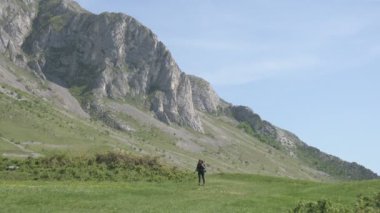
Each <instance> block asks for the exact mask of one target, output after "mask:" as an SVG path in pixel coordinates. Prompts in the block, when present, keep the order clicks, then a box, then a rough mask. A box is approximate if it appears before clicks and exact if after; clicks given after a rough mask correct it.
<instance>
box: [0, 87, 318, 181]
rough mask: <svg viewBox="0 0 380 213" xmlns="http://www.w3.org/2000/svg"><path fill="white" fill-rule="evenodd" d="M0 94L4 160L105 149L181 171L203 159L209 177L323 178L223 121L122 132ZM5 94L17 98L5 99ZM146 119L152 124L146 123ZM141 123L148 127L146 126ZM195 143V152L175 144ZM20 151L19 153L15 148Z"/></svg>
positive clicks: (139, 126)
mask: <svg viewBox="0 0 380 213" xmlns="http://www.w3.org/2000/svg"><path fill="white" fill-rule="evenodd" d="M2 88H3V89H2V90H3V92H0V117H1V119H0V136H1V137H0V153H1V154H3V155H4V154H5V156H8V157H9V156H12V155H13V156H20V155H24V156H27V155H30V154H31V153H32V152H36V153H39V154H43V155H49V154H52V153H57V152H58V153H62V152H63V153H69V154H74V155H82V154H89V153H97V152H100V151H106V150H115V149H117V150H120V149H122V150H126V151H128V152H133V153H141V154H147V155H153V156H159V157H160V158H162V159H163V160H164V161H166V162H168V163H170V164H174V165H177V166H179V167H181V168H186V169H189V170H193V169H194V168H193V167H194V163H195V162H196V161H197V159H199V158H202V159H205V160H206V162H207V163H208V164H209V172H221V171H222V172H239V173H257V174H263V175H277V176H286V177H292V178H302V179H324V178H325V177H322V176H319V174H318V173H316V172H315V171H312V170H310V169H308V168H306V167H305V166H303V165H302V163H301V162H299V161H297V160H296V159H293V158H291V157H289V156H287V155H286V154H284V153H282V152H279V151H277V150H275V149H273V148H272V147H269V146H267V145H266V144H263V143H261V142H259V141H258V140H257V139H255V138H253V137H251V136H249V135H247V134H245V133H244V132H243V131H242V130H240V129H238V128H236V124H235V123H233V122H232V121H230V120H228V119H227V118H223V117H221V118H218V117H214V116H209V115H202V119H203V120H204V125H205V129H206V134H199V133H197V132H193V131H191V130H188V129H184V128H180V127H169V126H166V125H165V124H163V123H161V122H159V121H157V120H155V119H154V118H152V117H151V116H150V115H149V114H147V113H146V112H141V111H140V113H141V114H143V116H145V117H140V118H134V117H133V116H130V115H126V114H118V115H117V117H118V118H120V119H122V120H124V121H125V122H126V124H128V125H129V126H131V127H132V128H134V129H135V130H136V131H135V132H131V133H123V132H118V131H115V130H112V129H110V128H108V127H106V126H104V125H103V124H102V123H100V122H94V121H90V120H87V119H81V118H77V117H75V116H72V115H70V114H69V113H67V112H64V111H62V110H58V109H57V108H55V107H53V106H52V105H51V104H49V103H47V102H46V101H43V100H41V99H39V98H36V97H34V96H31V95H28V94H26V93H24V92H21V91H18V90H15V89H13V88H11V87H9V86H5V85H2ZM4 91H9V92H8V93H13V94H15V95H14V97H13V96H11V97H10V96H9V95H6V94H4ZM148 119H150V120H148ZM144 120H147V121H148V122H146V123H144ZM180 143H182V144H185V145H186V144H194V145H195V146H198V147H200V148H201V150H198V151H192V150H188V149H186V148H181V147H180V146H179V145H178V144H180ZM20 146H21V147H22V148H23V149H20V148H19V147H20Z"/></svg>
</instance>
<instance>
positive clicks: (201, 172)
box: [195, 160, 206, 185]
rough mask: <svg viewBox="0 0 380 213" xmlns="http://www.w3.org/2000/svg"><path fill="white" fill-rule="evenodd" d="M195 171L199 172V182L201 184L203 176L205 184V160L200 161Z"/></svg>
mask: <svg viewBox="0 0 380 213" xmlns="http://www.w3.org/2000/svg"><path fill="white" fill-rule="evenodd" d="M195 171H196V172H198V184H199V185H201V178H202V181H203V185H205V172H206V165H205V163H204V161H203V160H199V161H198V164H197V168H196V169H195Z"/></svg>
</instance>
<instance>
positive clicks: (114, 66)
mask: <svg viewBox="0 0 380 213" xmlns="http://www.w3.org/2000/svg"><path fill="white" fill-rule="evenodd" d="M38 11H39V13H38V15H37V17H36V19H35V20H34V23H33V30H32V32H31V34H30V35H29V36H28V38H27V39H26V42H25V43H24V45H23V49H24V51H25V52H26V53H28V55H29V56H30V58H32V61H31V62H30V63H29V64H30V65H31V66H30V68H32V69H34V70H36V71H39V70H41V71H42V72H43V74H44V75H45V76H46V77H47V78H48V79H49V80H51V81H54V82H56V83H58V84H60V85H62V86H65V87H73V86H85V87H86V88H87V90H91V91H92V92H93V93H94V94H95V95H96V96H97V97H99V98H102V97H107V98H114V99H123V98H125V97H127V96H132V97H136V96H138V97H140V98H141V99H142V100H145V101H146V102H149V104H150V109H151V110H152V111H153V112H154V113H155V115H156V117H157V118H158V119H160V120H162V121H164V122H166V123H171V122H174V123H177V124H179V125H183V126H189V127H191V128H193V129H195V130H197V131H201V132H202V131H203V128H202V123H201V121H200V120H199V117H198V115H197V112H196V110H195V108H194V102H193V97H194V96H193V95H192V84H191V83H190V80H189V77H188V76H187V75H186V74H184V73H183V72H182V71H181V70H180V68H179V67H178V65H177V64H176V62H175V61H174V59H173V58H172V56H171V54H170V52H169V51H168V50H167V48H166V47H165V46H164V44H163V43H162V42H160V41H158V39H157V37H156V35H154V34H153V33H152V31H151V30H149V29H148V28H146V27H145V26H143V25H141V24H140V23H139V22H138V21H136V20H135V19H134V18H132V17H130V16H127V15H125V14H120V13H117V14H116V13H102V14H100V15H95V14H91V13H89V12H87V11H85V10H83V9H81V8H80V7H79V6H78V5H77V4H76V3H75V2H73V1H71V0H59V1H41V2H40V4H39V10H38Z"/></svg>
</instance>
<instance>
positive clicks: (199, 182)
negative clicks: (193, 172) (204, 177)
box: [198, 172, 201, 185]
mask: <svg viewBox="0 0 380 213" xmlns="http://www.w3.org/2000/svg"><path fill="white" fill-rule="evenodd" d="M198 184H199V185H201V173H200V172H198Z"/></svg>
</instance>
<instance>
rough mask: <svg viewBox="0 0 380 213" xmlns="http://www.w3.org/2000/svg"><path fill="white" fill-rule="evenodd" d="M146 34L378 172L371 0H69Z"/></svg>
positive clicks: (325, 146)
mask: <svg viewBox="0 0 380 213" xmlns="http://www.w3.org/2000/svg"><path fill="white" fill-rule="evenodd" d="M78 2H79V3H80V4H81V5H82V6H83V7H84V8H86V9H88V10H89V11H91V12H94V13H101V12H103V11H112V12H123V13H126V14H128V15H131V16H133V17H135V18H136V19H137V20H139V21H140V22H141V23H143V24H144V25H146V26H147V27H149V28H150V29H152V30H153V32H154V33H155V34H157V36H158V38H159V39H160V40H161V41H163V42H164V44H165V45H166V46H167V47H168V48H169V50H170V51H171V52H172V54H173V56H174V58H175V60H176V61H177V63H178V65H179V66H180V67H181V69H182V70H183V71H184V72H186V73H191V74H194V75H198V76H200V77H203V78H205V79H206V80H208V81H210V82H211V83H212V85H213V87H214V88H215V90H216V91H217V92H218V94H219V95H220V96H221V97H222V98H224V99H225V100H227V101H229V102H232V103H234V104H236V105H247V106H250V107H251V108H252V109H253V110H254V111H255V112H257V113H258V114H260V115H261V117H262V118H263V119H265V120H268V121H270V122H271V123H273V124H275V125H277V126H279V127H281V128H284V129H288V130H290V131H292V132H294V133H295V134H297V135H298V136H299V137H300V138H301V139H302V140H303V141H305V142H306V143H308V144H310V145H312V146H315V147H317V148H319V149H321V150H322V151H325V152H327V153H330V154H333V155H336V156H338V157H340V158H342V159H344V160H347V161H351V162H352V161H354V162H357V163H360V164H362V165H364V166H366V167H368V168H370V169H372V170H373V171H375V172H377V173H378V174H380V163H379V160H380V155H379V154H378V153H379V151H380V135H379V132H380V125H379V121H380V83H379V81H380V70H379V68H380V21H379V20H380V0H320V1H312V0H304V1H299V0H236V1H227V0H161V1H156V0H139V1H135V0H107V1H104V0H78Z"/></svg>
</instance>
